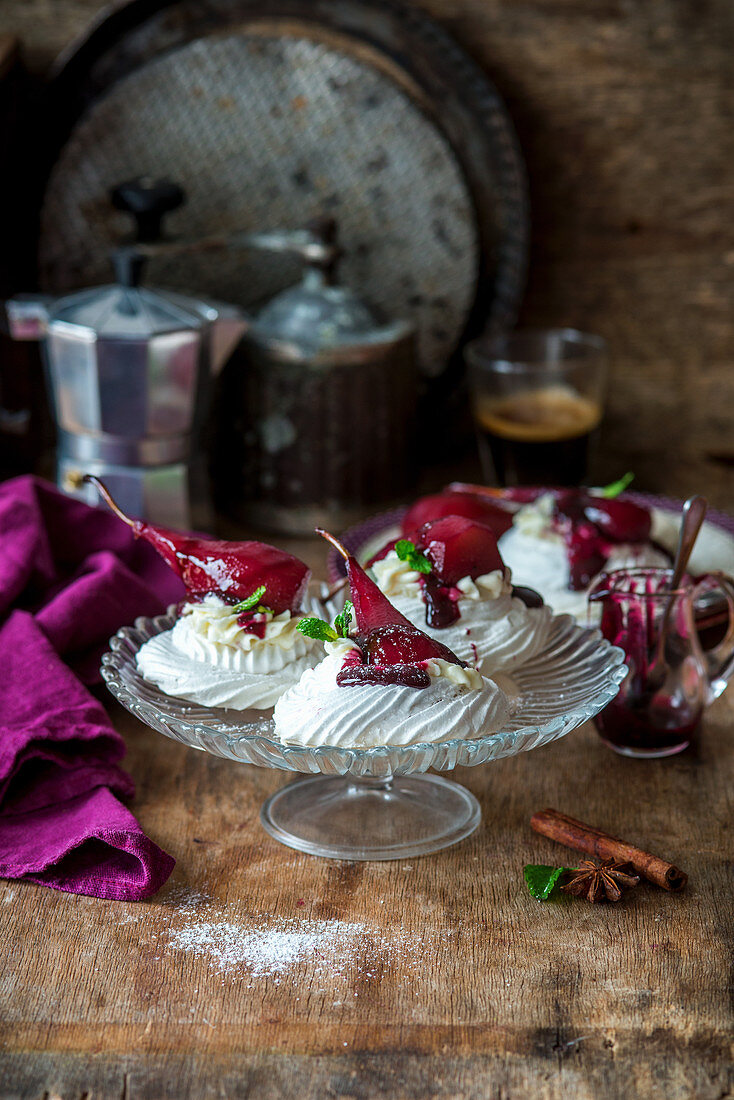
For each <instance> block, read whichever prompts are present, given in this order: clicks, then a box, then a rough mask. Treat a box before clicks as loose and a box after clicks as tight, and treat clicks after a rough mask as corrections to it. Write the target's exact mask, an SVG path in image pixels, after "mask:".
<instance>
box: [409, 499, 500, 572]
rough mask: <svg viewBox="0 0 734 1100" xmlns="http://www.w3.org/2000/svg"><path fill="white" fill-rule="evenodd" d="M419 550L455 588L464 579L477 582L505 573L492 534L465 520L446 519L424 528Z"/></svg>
mask: <svg viewBox="0 0 734 1100" xmlns="http://www.w3.org/2000/svg"><path fill="white" fill-rule="evenodd" d="M416 546H417V548H418V549H419V550H421V551H422V552H423V553H424V554H425V555H426V557H427V558H428V560H429V561H430V563H431V565H432V566H433V571H434V573H435V575H436V577H437V579H438V580H439V581H440V582H441V584H444V585H448V586H451V585H455V584H456V583H457V582H458V581H460V580H461V578H462V577H471V578H472V579H474V578H476V577H481V576H483V575H484V574H485V573H491V572H493V571H494V570H495V569H499V570H501V571H502V572H504V569H505V563H504V562H503V561H502V557H501V556H500V552H499V550H498V549H497V539H496V538H495V536H494V534H493V533H492V531H490V529H489V528H488V527H485V525H484V524H483V523H477V522H476V521H475V520H471V519H466V518H465V517H464V516H453V515H452V516H444V517H443V518H442V519H437V520H433V521H432V522H431V523H426V524H424V525H423V527H422V528H421V530H420V532H419V533H418V536H417V539H416Z"/></svg>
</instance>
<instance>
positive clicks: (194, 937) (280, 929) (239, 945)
mask: <svg viewBox="0 0 734 1100" xmlns="http://www.w3.org/2000/svg"><path fill="white" fill-rule="evenodd" d="M366 933H367V929H366V928H365V926H364V925H362V924H347V923H345V922H343V921H336V920H334V921H319V920H284V919H283V918H278V919H273V920H271V921H269V922H268V923H265V922H260V921H258V922H253V923H249V922H247V923H245V922H242V923H234V922H232V921H201V922H197V923H194V924H191V925H189V926H187V927H185V928H181V929H179V930H178V931H177V932H174V933H173V935H172V936H171V939H170V940H169V947H172V948H174V949H175V950H179V951H187V952H190V953H193V954H194V955H198V956H206V957H208V959H209V960H210V961H211V963H212V965H213V966H214V967H215V968H216V969H217V970H219V971H221V972H225V971H226V972H229V971H232V970H234V969H237V968H239V967H244V968H246V969H247V971H248V972H249V974H250V975H251V976H252V977H253V978H259V977H262V976H264V975H271V976H272V975H280V974H283V973H284V972H285V971H287V970H289V969H290V968H292V967H294V966H296V965H298V964H301V963H311V964H312V966H313V967H314V968H315V969H316V970H322V969H323V968H324V962H325V960H327V959H328V960H329V961H330V962H331V963H332V967H331V969H335V967H334V966H333V964H335V963H337V957H338V955H339V954H341V956H342V959H344V958H346V957H347V956H349V957H351V958H352V959H353V958H354V957H355V954H356V953H357V951H358V941H359V940H360V939H364V938H365V935H366ZM340 948H341V952H340V950H339V949H340Z"/></svg>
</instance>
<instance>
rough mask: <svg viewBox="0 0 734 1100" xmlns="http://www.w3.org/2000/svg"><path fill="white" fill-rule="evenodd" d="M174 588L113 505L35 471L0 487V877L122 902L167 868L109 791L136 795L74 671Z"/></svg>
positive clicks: (88, 667)
mask: <svg viewBox="0 0 734 1100" xmlns="http://www.w3.org/2000/svg"><path fill="white" fill-rule="evenodd" d="M182 595H183V586H182V584H181V582H180V580H179V579H178V578H177V577H176V576H175V575H174V574H173V572H172V571H171V570H170V569H169V568H168V566H167V565H166V564H165V563H164V562H163V561H162V560H161V559H160V558H159V556H158V555H157V554H156V552H155V550H153V549H152V547H150V546H149V545H148V544H147V543H145V542H143V541H141V540H136V539H135V538H134V537H133V535H132V532H131V531H130V529H129V528H128V527H127V526H126V525H125V524H124V523H122V522H121V521H120V520H118V519H117V518H116V517H115V516H113V515H111V514H108V513H106V512H103V511H102V510H101V509H98V508H90V507H89V506H88V505H86V504H83V503H81V502H80V501H76V500H72V499H71V498H69V497H66V496H64V495H63V494H62V493H60V492H58V490H56V489H55V488H54V487H53V486H52V485H49V484H48V483H46V482H43V481H40V480H39V479H37V478H33V477H20V478H16V479H14V480H13V481H8V482H5V483H4V484H2V485H0V876H3V877H5V878H21V877H22V878H25V879H28V880H30V881H32V882H38V883H42V884H43V885H46V886H53V887H54V888H55V889H57V890H68V891H71V892H72V893H79V894H93V895H95V896H97V897H104V898H120V899H125V900H131V901H134V900H139V899H142V898H145V897H149V896H150V895H151V894H153V893H155V891H156V890H158V889H159V887H160V886H162V885H163V883H164V882H165V881H166V879H167V878H168V876H169V875H170V873H171V871H172V869H173V865H174V860H173V859H172V857H171V856H169V855H167V854H166V853H165V852H163V851H162V850H161V849H160V848H158V847H157V845H156V844H154V843H153V841H151V840H149V839H148V837H146V836H145V834H144V833H143V831H142V830H141V828H140V826H139V825H138V823H137V821H136V820H135V818H134V817H133V815H132V814H131V813H130V811H129V810H128V809H126V808H125V806H123V805H122V803H121V802H120V801H119V799H120V798H132V796H133V794H134V793H135V788H134V784H133V781H132V780H131V778H130V777H129V775H127V773H126V772H124V771H123V770H122V768H120V766H119V761H120V760H121V759H122V757H123V756H124V754H125V745H124V742H123V740H122V738H121V737H120V735H119V734H118V733H117V732H116V731H115V730H114V729H113V727H112V725H111V724H110V721H109V718H108V717H107V714H106V713H105V710H104V708H103V707H102V705H101V704H100V703H98V702H97V700H96V699H95V698H94V696H92V695H91V694H90V693H89V692H88V691H87V689H86V688H85V687H84V686H83V683H82V682H80V681H84V683H88V684H91V683H95V682H97V681H98V680H99V678H100V677H99V658H100V655H101V653H102V652H103V650H104V649H105V648H106V646H107V642H108V639H109V637H110V635H111V634H113V633H114V632H115V631H116V630H117V629H118V628H119V627H120V626H123V625H124V624H126V623H130V622H132V621H133V620H134V619H135V618H136V617H137V616H138V615H155V614H158V613H159V612H160V611H161V610H163V609H164V608H165V607H166V606H167V604H169V603H174V602H176V601H177V600H179V599H181V597H182ZM69 666H70V667H69ZM72 669H73V671H72Z"/></svg>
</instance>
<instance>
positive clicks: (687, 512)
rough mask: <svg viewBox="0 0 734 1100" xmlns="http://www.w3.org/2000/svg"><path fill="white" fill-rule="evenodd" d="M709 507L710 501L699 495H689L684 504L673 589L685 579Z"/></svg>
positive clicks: (671, 585) (672, 581)
mask: <svg viewBox="0 0 734 1100" xmlns="http://www.w3.org/2000/svg"><path fill="white" fill-rule="evenodd" d="M707 508H708V501H707V500H706V498H705V497H699V496H695V497H689V498H688V500H687V501H686V502H685V504H684V505H683V520H682V522H681V525H680V534H679V536H678V547H677V549H676V551H675V565H674V569H673V576H672V577H671V580H670V587H671V589H672V590H673V591H675V590H676V589H677V588H678V586H679V585H680V582H681V581H682V579H683V574H684V573H685V571H686V566H687V565H688V559H689V558H690V556H691V552H692V550H693V545H694V543H695V541H696V539H697V538H698V532H699V531H700V530H701V524H702V523H703V520H704V516H705V515H706V509H707Z"/></svg>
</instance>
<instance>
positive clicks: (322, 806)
mask: <svg viewBox="0 0 734 1100" xmlns="http://www.w3.org/2000/svg"><path fill="white" fill-rule="evenodd" d="M175 620H176V608H175V607H172V608H169V610H168V613H167V614H165V615H159V616H158V617H157V618H154V619H147V618H140V619H137V620H136V622H135V625H134V626H126V627H123V628H122V629H121V630H118V632H117V634H116V635H115V636H114V638H112V639H111V641H110V650H109V652H108V653H106V654H105V655H104V657H103V658H102V676H103V678H104V680H105V682H106V683H107V686H108V688H109V689H110V691H111V692H112V694H113V695H114V696H115V698H116V699H118V700H119V702H120V703H122V705H123V706H124V707H126V708H127V709H128V710H129V711H130V712H131V713H132V714H134V715H135V716H136V717H137V718H139V719H140V720H141V721H142V722H144V723H145V724H146V725H148V726H150V727H151V729H154V730H158V731H159V732H160V733H163V734H165V735H166V736H167V737H171V738H173V740H174V741H180V742H182V743H183V744H184V745H189V746H191V747H192V748H196V749H203V750H204V751H205V752H210V753H212V754H213V755H215V756H222V757H225V758H227V759H229V760H238V761H241V762H242V763H246V764H257V765H259V766H260V767H264V768H279V769H281V770H283V771H289V772H298V773H301V774H303V775H305V776H306V778H302V779H298V780H296V781H294V782H292V783H289V784H287V785H286V786H284V787H283V788H281V789H280V790H279V791H277V792H276V793H275V794H274V795H271V797H270V798H268V799H267V801H266V802H265V803H264V805H263V807H262V810H261V813H260V819H261V821H262V824H263V827H264V828H265V830H266V831H267V832H268V833H270V835H271V836H273V837H275V839H276V840H279V841H281V843H283V844H287V845H288V846H289V847H291V848H297V849H298V850H299V851H302V852H308V853H310V854H311V855H317V856H325V857H327V858H331V859H347V860H386V859H405V858H407V857H410V856H418V855H425V854H427V853H429V852H437V851H439V850H440V849H442V848H447V847H449V846H450V845H452V844H456V843H458V842H459V841H460V840H463V839H464V838H465V837H467V836H469V835H470V834H471V833H473V832H474V830H475V829H476V828H477V826H478V825H479V822H480V820H481V811H480V808H479V803H478V802H477V800H476V798H475V797H474V795H472V794H471V793H470V792H469V791H467V790H466V789H465V788H464V787H462V786H460V784H458V783H455V782H453V781H452V780H450V779H446V778H444V777H443V776H440V775H427V774H426V773H427V772H428V769H429V768H433V769H435V770H436V771H440V772H446V771H451V770H452V769H453V768H456V767H459V766H462V767H471V766H473V765H475V764H486V763H489V762H490V761H492V760H500V759H502V757H505V756H514V755H515V753H518V752H526V751H527V750H529V749H536V748H539V747H540V746H541V745H547V744H549V743H550V742H551V741H556V740H557V739H558V738H559V737H563V736H564V735H565V734H567V733H569V732H570V731H571V730H573V729H575V728H576V727H577V726H580V725H581V724H582V723H583V722H585V721H587V719H589V718H592V717H593V716H594V715H595V714H598V713H599V711H600V710H602V709H603V707H605V706H606V705H607V703H609V702H610V700H612V699H613V698H614V696H615V695H616V694H617V692H618V691H619V686H620V684H621V682H622V680H623V679H624V677H625V675H626V672H627V669H626V666H625V664H624V654H623V653H622V650H621V649H618V648H617V647H615V646H612V645H610V643H609V642H607V641H605V640H604V639H603V638H602V637H601V634H600V633H599V631H598V630H589V629H585V628H583V627H580V626H578V625H577V623H576V622H575V621H574V620H573V619H572V618H571V616H569V615H558V616H555V617H554V618H553V619H552V621H551V629H550V632H549V636H548V641H547V644H546V645H545V647H544V649H543V650H542V652H541V653H539V654H538V655H537V656H536V657H534V658H533V659H532V660H529V661H527V662H526V663H525V664H523V665H521V666H519V667H518V668H516V669H513V671H512V676H511V678H510V677H508V676H502V677H500V676H498V677H497V679H498V682H499V681H500V680H501V683H502V687H503V688H504V689H505V690H506V691H507V692H508V694H509V695H510V697H511V699H512V716H511V718H510V720H509V721H508V723H507V725H506V727H505V728H504V729H502V730H501V731H500V732H498V733H492V734H488V735H487V736H486V737H479V738H476V739H474V740H460V739H448V740H446V741H441V742H440V743H438V744H417V745H409V746H407V747H404V748H391V747H389V746H382V747H379V748H370V749H349V748H336V747H332V746H324V747H321V748H301V747H297V746H289V745H283V744H281V742H280V741H278V740H276V739H275V736H274V726H273V720H272V710H269V711H252V710H251V711H234V710H218V709H214V708H210V707H203V706H200V705H198V704H197V703H191V702H188V701H186V700H185V699H180V698H177V697H175V696H171V695H166V694H164V693H163V692H162V691H161V690H160V689H159V688H157V687H156V686H155V685H154V684H151V683H150V682H149V681H147V680H145V679H144V678H143V676H141V674H140V672H139V671H138V668H137V665H136V660H135V658H136V654H137V652H138V650H139V649H140V647H141V646H142V645H143V644H144V642H146V641H147V640H148V639H149V638H152V637H153V636H154V635H156V634H159V633H161V632H162V631H164V630H169V629H170V628H171V627H172V626H173V624H174V622H175ZM345 690H349V689H348V688H345Z"/></svg>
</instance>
